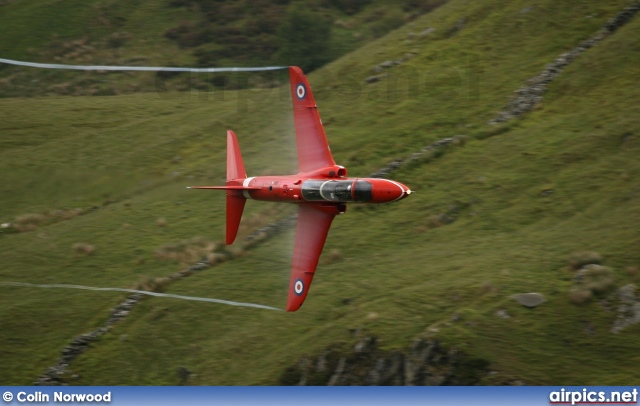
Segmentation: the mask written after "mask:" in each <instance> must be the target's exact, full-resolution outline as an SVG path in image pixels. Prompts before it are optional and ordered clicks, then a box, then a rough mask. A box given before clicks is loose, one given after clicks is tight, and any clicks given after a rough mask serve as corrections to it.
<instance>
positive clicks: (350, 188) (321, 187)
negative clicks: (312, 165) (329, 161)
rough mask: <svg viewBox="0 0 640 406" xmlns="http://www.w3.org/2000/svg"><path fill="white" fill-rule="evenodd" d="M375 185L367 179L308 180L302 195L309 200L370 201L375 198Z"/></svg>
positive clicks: (303, 185) (303, 186)
mask: <svg viewBox="0 0 640 406" xmlns="http://www.w3.org/2000/svg"><path fill="white" fill-rule="evenodd" d="M372 190H373V185H372V184H371V183H369V182H367V181H365V180H353V179H351V180H307V181H305V182H304V183H303V184H302V197H303V198H304V200H307V201H329V202H368V201H371V199H373V193H372Z"/></svg>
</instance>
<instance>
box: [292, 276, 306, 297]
mask: <svg viewBox="0 0 640 406" xmlns="http://www.w3.org/2000/svg"><path fill="white" fill-rule="evenodd" d="M293 293H295V294H296V296H300V295H302V294H303V293H304V282H303V281H302V279H300V278H298V279H296V281H295V282H293Z"/></svg>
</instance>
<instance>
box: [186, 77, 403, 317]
mask: <svg viewBox="0 0 640 406" xmlns="http://www.w3.org/2000/svg"><path fill="white" fill-rule="evenodd" d="M289 79H290V84H291V95H292V99H293V112H294V122H295V127H296V141H297V149H298V167H299V169H300V172H299V173H298V174H297V175H288V176H255V177H248V176H247V174H246V171H245V169H244V163H243V161H242V155H241V154H240V147H239V145H238V140H237V138H236V135H235V134H234V133H233V131H227V182H226V184H225V186H193V187H192V188H193V189H221V190H225V191H226V194H227V207H226V209H227V227H226V243H227V244H232V243H233V242H234V241H235V238H236V235H237V233H238V227H239V224H240V219H241V218H242V212H243V211H244V205H245V203H246V201H247V199H253V200H263V201H271V202H289V203H296V204H297V205H298V224H297V229H296V240H295V246H294V253H293V263H292V268H291V279H290V283H289V295H288V299H287V308H286V310H287V311H296V310H298V309H299V308H300V306H301V305H302V303H303V302H304V300H305V298H306V296H307V293H308V291H309V286H310V285H311V281H312V279H313V276H314V274H315V271H316V268H317V266H318V260H319V258H320V254H321V253H322V248H323V247H324V243H325V241H326V238H327V234H328V233H329V228H330V227H331V222H332V221H333V218H334V217H335V216H336V215H338V214H342V213H344V212H345V211H346V209H347V203H375V204H379V203H390V202H394V201H397V200H401V199H404V198H405V197H407V196H409V195H410V194H411V190H410V189H409V188H408V187H406V186H405V185H403V184H401V183H399V182H396V181H393V180H388V179H380V178H348V177H347V170H346V169H345V168H344V167H342V166H340V165H336V163H335V162H334V160H333V157H332V155H331V151H330V150H329V145H328V143H327V139H326V135H325V133H324V128H323V126H322V122H321V121H320V116H319V114H318V110H317V107H316V104H315V100H314V98H313V94H312V93H311V88H310V86H309V82H308V80H307V78H306V76H305V75H304V74H303V73H302V70H300V68H298V67H295V66H292V67H290V68H289Z"/></svg>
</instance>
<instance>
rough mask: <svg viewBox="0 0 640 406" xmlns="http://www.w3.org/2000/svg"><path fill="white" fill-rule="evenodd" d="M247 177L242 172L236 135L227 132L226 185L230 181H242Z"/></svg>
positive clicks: (242, 167) (243, 171)
mask: <svg viewBox="0 0 640 406" xmlns="http://www.w3.org/2000/svg"><path fill="white" fill-rule="evenodd" d="M246 177H247V171H245V170H244V162H242V155H241V154H240V146H239V145H238V138H237V137H236V134H235V133H234V132H233V131H231V130H229V131H227V184H228V183H229V181H232V180H238V179H240V180H243V179H245V178H246Z"/></svg>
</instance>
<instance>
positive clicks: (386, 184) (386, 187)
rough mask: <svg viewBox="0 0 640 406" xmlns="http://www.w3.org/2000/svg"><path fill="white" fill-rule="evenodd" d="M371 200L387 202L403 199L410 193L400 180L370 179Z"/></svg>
mask: <svg viewBox="0 0 640 406" xmlns="http://www.w3.org/2000/svg"><path fill="white" fill-rule="evenodd" d="M371 183H372V184H373V188H372V189H373V190H372V197H373V199H372V201H373V202H374V203H388V202H395V201H396V200H401V199H404V198H405V197H407V196H409V195H410V194H411V189H409V188H408V187H406V186H405V185H403V184H402V183H400V182H396V181H394V180H389V179H372V180H371Z"/></svg>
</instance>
